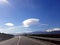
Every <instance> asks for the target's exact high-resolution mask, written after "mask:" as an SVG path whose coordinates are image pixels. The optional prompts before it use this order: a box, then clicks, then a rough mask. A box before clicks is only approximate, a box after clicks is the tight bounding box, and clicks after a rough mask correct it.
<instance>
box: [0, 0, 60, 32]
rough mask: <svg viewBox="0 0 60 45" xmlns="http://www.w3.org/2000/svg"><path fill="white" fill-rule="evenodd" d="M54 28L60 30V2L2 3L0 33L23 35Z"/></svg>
mask: <svg viewBox="0 0 60 45" xmlns="http://www.w3.org/2000/svg"><path fill="white" fill-rule="evenodd" d="M24 22H25V23H24ZM53 28H60V0H5V1H4V0H3V1H0V32H5V33H23V32H32V31H45V30H48V29H53Z"/></svg>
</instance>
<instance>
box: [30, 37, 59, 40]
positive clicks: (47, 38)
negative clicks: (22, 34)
mask: <svg viewBox="0 0 60 45" xmlns="http://www.w3.org/2000/svg"><path fill="white" fill-rule="evenodd" d="M30 37H31V38H37V39H45V40H53V41H60V38H49V37H37V36H30Z"/></svg>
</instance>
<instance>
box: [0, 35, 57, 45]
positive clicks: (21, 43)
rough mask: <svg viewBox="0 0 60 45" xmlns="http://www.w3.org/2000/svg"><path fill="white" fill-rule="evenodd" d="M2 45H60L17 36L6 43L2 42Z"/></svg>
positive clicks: (0, 44) (0, 43)
mask: <svg viewBox="0 0 60 45" xmlns="http://www.w3.org/2000/svg"><path fill="white" fill-rule="evenodd" d="M0 45H58V44H54V43H51V42H46V41H41V40H36V39H32V38H29V37H25V36H15V37H14V38H11V39H9V40H6V41H2V42H0Z"/></svg>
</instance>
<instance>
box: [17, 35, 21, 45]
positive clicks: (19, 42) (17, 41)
mask: <svg viewBox="0 0 60 45" xmlns="http://www.w3.org/2000/svg"><path fill="white" fill-rule="evenodd" d="M20 38H21V37H20V36H19V38H18V41H17V45H19V43H20Z"/></svg>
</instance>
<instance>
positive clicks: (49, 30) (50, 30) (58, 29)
mask: <svg viewBox="0 0 60 45" xmlns="http://www.w3.org/2000/svg"><path fill="white" fill-rule="evenodd" d="M46 31H47V32H52V31H60V28H53V29H48V30H46Z"/></svg>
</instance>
